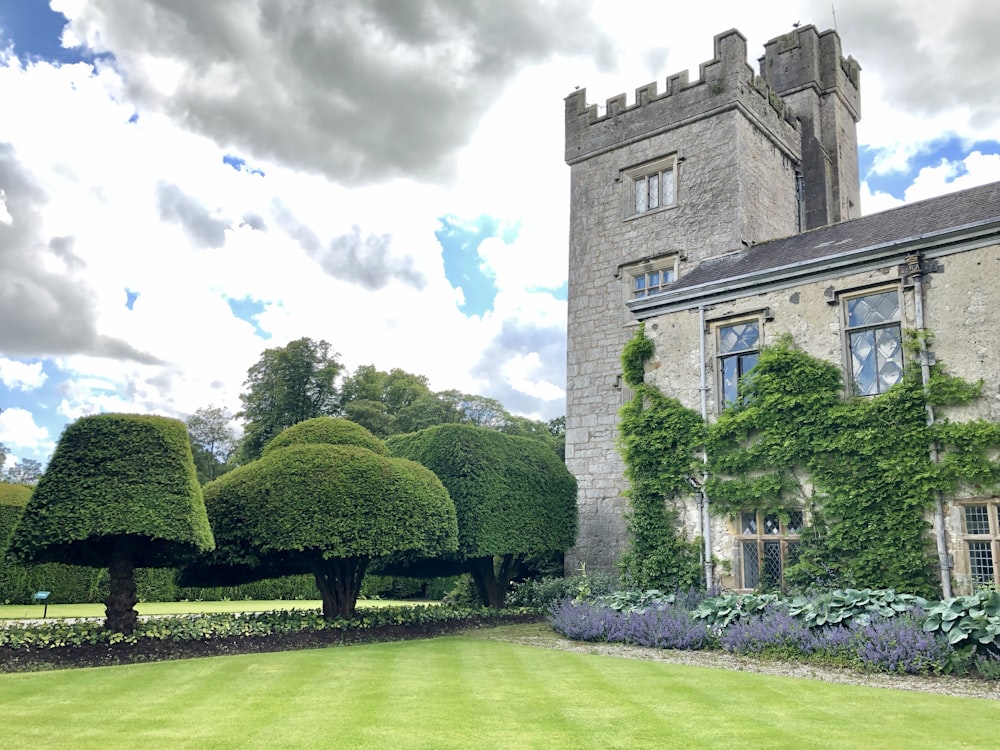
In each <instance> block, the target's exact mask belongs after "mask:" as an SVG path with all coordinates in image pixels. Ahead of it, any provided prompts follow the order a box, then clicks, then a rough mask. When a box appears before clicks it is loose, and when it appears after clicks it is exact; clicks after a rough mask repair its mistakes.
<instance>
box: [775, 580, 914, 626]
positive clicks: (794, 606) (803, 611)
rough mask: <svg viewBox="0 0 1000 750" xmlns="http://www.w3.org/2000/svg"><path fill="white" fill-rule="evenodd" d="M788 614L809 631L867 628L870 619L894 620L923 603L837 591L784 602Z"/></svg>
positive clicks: (872, 592) (882, 593) (890, 594)
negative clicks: (839, 626)
mask: <svg viewBox="0 0 1000 750" xmlns="http://www.w3.org/2000/svg"><path fill="white" fill-rule="evenodd" d="M787 604H788V614H790V615H791V616H792V617H794V618H796V619H797V620H800V621H801V622H803V623H805V624H806V625H808V626H809V627H818V626H822V625H837V624H841V623H843V624H845V625H846V624H853V625H867V624H868V623H870V622H871V621H872V618H878V617H895V616H896V615H898V614H902V613H904V612H912V611H913V610H914V609H915V608H918V607H919V608H923V607H926V606H927V600H926V599H924V598H923V597H921V596H915V595H913V594H897V593H896V592H895V591H894V590H892V589H863V590H858V589H837V590H836V591H830V592H825V593H822V594H819V595H818V596H796V597H794V598H792V599H791V600H790V601H788V602H787Z"/></svg>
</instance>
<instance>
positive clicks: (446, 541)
mask: <svg viewBox="0 0 1000 750" xmlns="http://www.w3.org/2000/svg"><path fill="white" fill-rule="evenodd" d="M288 433H289V434H288V435H284V434H283V435H279V436H278V437H277V438H275V441H274V444H273V445H271V446H268V449H267V450H266V451H265V453H264V455H263V456H262V457H261V458H259V459H257V460H256V461H253V462H251V463H249V464H246V465H245V466H241V467H239V468H238V469H235V470H234V471H232V472H230V473H229V474H226V475H224V476H222V477H220V478H219V479H218V480H216V481H215V482H212V483H211V484H209V485H208V486H206V487H205V504H206V506H207V508H208V513H209V516H210V518H211V519H212V524H213V527H214V528H215V532H216V538H217V540H218V544H219V548H218V550H217V551H216V553H215V554H214V555H212V556H210V557H208V558H206V559H204V560H202V561H201V562H200V563H199V564H198V565H197V566H193V567H192V568H191V569H189V570H188V571H186V575H185V583H186V584H188V585H190V584H192V583H199V582H201V583H206V582H210V583H216V584H236V583H243V582H248V581H252V580H256V579H261V578H270V577H276V576H280V575H288V574H292V573H312V574H313V575H314V576H315V579H316V584H317V586H318V587H319V590H320V594H321V596H322V598H323V607H324V613H325V615H326V616H327V617H335V616H341V615H348V614H350V613H351V612H353V610H354V606H355V602H356V601H357V598H358V596H359V594H360V590H361V584H362V580H363V577H364V574H365V571H366V569H367V566H368V563H369V561H370V560H372V559H374V558H379V557H384V556H387V555H391V554H395V553H408V554H412V555H420V556H435V555H441V554H446V553H448V552H453V551H454V550H455V548H456V545H457V522H456V517H455V507H454V504H453V503H452V502H451V499H450V498H449V497H448V492H447V490H446V489H445V488H444V486H443V485H442V484H441V481H440V480H439V479H438V478H437V477H436V476H435V475H434V473H433V472H431V471H429V470H428V469H426V468H424V467H423V466H421V465H420V464H418V463H415V462H413V461H409V460H406V459H402V458H394V457H391V456H389V455H386V449H385V448H384V446H383V445H382V443H381V441H379V440H378V439H377V438H375V437H374V436H373V435H371V434H370V433H368V431H367V430H365V429H364V428H363V427H361V426H360V425H356V424H353V423H350V422H347V421H346V420H341V419H333V418H329V417H327V418H318V419H313V420H309V421H306V422H302V423H300V424H297V425H295V426H293V427H291V428H289V430H288ZM313 441H316V442H313ZM336 441H343V444H340V443H336ZM368 445H370V446H371V448H368V447H365V446H368Z"/></svg>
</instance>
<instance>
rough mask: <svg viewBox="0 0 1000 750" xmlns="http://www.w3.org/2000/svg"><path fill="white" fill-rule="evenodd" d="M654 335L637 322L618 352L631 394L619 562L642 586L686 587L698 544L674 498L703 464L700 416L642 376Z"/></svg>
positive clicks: (692, 581)
mask: <svg viewBox="0 0 1000 750" xmlns="http://www.w3.org/2000/svg"><path fill="white" fill-rule="evenodd" d="M652 356H653V342H652V340H651V339H649V338H647V337H646V334H645V329H644V327H643V325H642V324H640V326H639V328H638V330H637V331H636V333H635V335H634V336H633V337H632V338H631V339H630V340H629V341H628V343H626V345H625V349H624V351H623V353H622V371H623V377H624V380H625V383H626V384H627V385H628V386H629V387H630V388H631V389H632V398H631V399H630V400H629V401H628V402H626V403H625V405H624V406H622V409H621V412H620V415H621V422H620V424H619V450H620V451H621V453H622V458H623V459H624V461H625V478H626V479H627V480H628V482H629V489H628V491H627V496H628V499H629V509H628V512H627V514H626V517H625V521H626V524H627V527H628V531H629V544H628V547H627V548H626V550H625V552H624V554H623V555H622V558H621V561H620V563H619V565H620V567H621V570H622V575H623V577H624V579H625V580H626V581H627V582H629V584H630V585H632V586H634V587H637V588H643V589H650V588H674V587H681V588H688V587H690V586H695V585H697V584H698V581H699V579H700V572H699V559H698V549H699V547H698V544H697V542H690V541H688V540H687V539H686V536H685V534H684V532H683V530H682V529H681V528H680V523H679V521H680V513H679V507H680V506H679V503H680V500H681V498H682V497H684V496H685V495H687V494H689V493H690V490H691V488H690V487H689V485H688V481H687V478H688V477H690V476H697V475H700V474H701V472H702V469H703V466H702V463H701V459H700V458H699V457H698V451H699V450H700V449H701V446H702V445H703V443H704V439H705V435H704V433H705V426H704V423H703V422H702V419H701V415H700V414H698V413H697V412H695V411H692V410H691V409H687V408H685V407H684V406H682V405H681V404H680V402H679V401H677V400H676V399H672V398H667V397H666V396H664V395H663V394H662V393H660V391H659V390H658V389H657V388H655V387H654V386H651V385H647V384H646V383H645V382H644V370H645V363H646V362H647V361H648V360H649V359H650V358H651V357H652Z"/></svg>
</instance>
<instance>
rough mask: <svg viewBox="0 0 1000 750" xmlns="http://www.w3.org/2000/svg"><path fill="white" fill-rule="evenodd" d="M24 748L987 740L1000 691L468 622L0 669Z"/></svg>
mask: <svg viewBox="0 0 1000 750" xmlns="http://www.w3.org/2000/svg"><path fill="white" fill-rule="evenodd" d="M0 706H2V707H3V710H2V714H3V719H2V721H0V735H2V737H3V743H2V744H3V746H4V747H11V748H15V747H17V748H29V747H41V748H46V749H47V750H49V749H53V748H74V749H84V748H100V749H101V750H113V749H114V748H133V747H164V748H314V747H315V748H319V747H324V748H338V749H341V748H393V749H395V750H402V749H404V748H433V749H434V750H444V749H447V748H462V749H463V750H467V749H468V748H476V749H479V748H484V749H485V748H517V749H518V750H522V749H524V748H601V749H602V750H605V749H607V748H630V749H631V750H634V749H636V748H685V750H693V749H694V748H727V747H728V748H754V749H755V748H796V749H802V748H823V749H824V750H828V749H829V748H866V749H867V748H879V749H880V750H881V749H883V748H906V749H907V750H913V749H914V748H989V747H997V746H998V744H1000V740H998V739H997V737H998V731H1000V730H998V729H997V728H998V727H1000V701H989V700H977V699H972V698H955V697H948V696H941V695H933V694H926V693H917V692H906V691H899V690H886V689H877V688H865V687H855V686H848V685H835V684H829V683H823V682H818V681H812V680H800V679H794V678H788V677H777V676H771V675H762V674H751V673H743V672H732V671H728V670H715V669H706V668H700V667H691V666H681V665H673V664H666V663H661V662H646V661H639V660H631V659H622V658H617V657H613V656H598V655H593V654H580V653H569V652H563V651H556V650H547V649H540V648H535V647H531V646H522V645H517V644H513V643H505V642H500V641H491V640H484V639H481V638H469V637H443V638H436V639H431V640H418V641H404V642H395V643H383V644H374V645H363V646H349V647H337V648H328V649H321V650H314V651H296V652H286V653H273V654H259V655H249V656H231V657H217V658H209V659H195V660H189V661H178V662H161V663H156V664H140V665H131V666H125V667H110V668H100V669H80V670H64V671H57V672H40V673H28V674H7V675H0Z"/></svg>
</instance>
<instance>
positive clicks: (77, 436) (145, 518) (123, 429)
mask: <svg viewBox="0 0 1000 750" xmlns="http://www.w3.org/2000/svg"><path fill="white" fill-rule="evenodd" d="M213 546H214V542H213V539H212V531H211V529H210V528H209V525H208V517H207V515H206V514H205V506H204V502H203V500H202V494H201V488H200V487H199V485H198V479H197V476H196V474H195V468H194V461H193V459H192V457H191V447H190V444H189V442H188V436H187V430H186V429H185V427H184V423H183V422H180V421H179V420H176V419H167V418H166V417H156V416H143V415H135V414H101V415H97V416H91V417H83V418H81V419H78V420H77V421H76V422H74V423H73V424H71V425H70V426H69V427H67V428H66V430H65V431H64V432H63V434H62V437H61V438H60V439H59V444H58V445H57V446H56V450H55V453H54V454H53V455H52V460H51V461H50V462H49V466H48V468H47V469H46V471H45V474H43V475H42V478H41V480H40V481H39V482H38V486H37V487H36V488H35V490H34V492H33V493H32V495H31V499H30V500H29V501H28V505H27V507H26V508H25V510H24V514H23V515H22V517H21V520H20V522H19V523H18V525H17V528H16V529H15V531H14V536H13V538H12V540H11V543H10V548H11V552H12V554H13V555H14V557H15V559H16V560H18V561H20V562H22V563H24V564H31V563H35V562H67V563H74V564H78V565H88V566H91V567H107V568H108V571H109V575H110V594H109V596H108V599H107V602H106V604H107V609H106V613H107V620H106V626H107V627H108V628H109V629H110V630H113V631H116V632H120V633H130V632H132V631H133V630H134V629H135V625H136V622H137V621H138V614H137V613H136V611H135V604H136V601H137V598H136V593H135V575H134V573H135V568H136V567H170V566H173V565H176V564H178V563H180V562H183V561H184V560H186V559H187V558H191V557H194V556H195V555H197V554H198V553H199V552H206V551H208V550H210V549H212V548H213Z"/></svg>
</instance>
